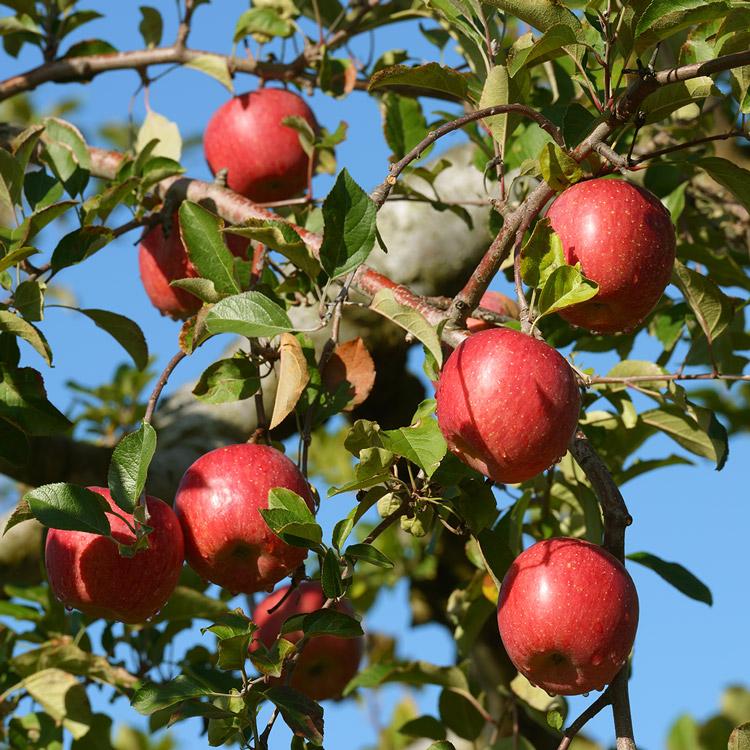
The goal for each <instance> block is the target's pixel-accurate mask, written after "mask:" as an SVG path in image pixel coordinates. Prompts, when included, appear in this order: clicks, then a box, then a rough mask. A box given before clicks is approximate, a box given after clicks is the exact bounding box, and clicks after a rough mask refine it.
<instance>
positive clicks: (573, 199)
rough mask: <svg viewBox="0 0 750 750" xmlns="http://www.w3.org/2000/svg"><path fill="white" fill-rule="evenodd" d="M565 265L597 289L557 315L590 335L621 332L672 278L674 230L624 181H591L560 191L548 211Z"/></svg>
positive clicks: (662, 212) (656, 205)
mask: <svg viewBox="0 0 750 750" xmlns="http://www.w3.org/2000/svg"><path fill="white" fill-rule="evenodd" d="M547 218H548V219H549V220H550V224H551V225H552V228H553V229H554V230H555V232H556V233H557V234H558V235H559V237H560V239H561V240H562V243H563V248H564V250H565V260H566V261H567V262H568V263H570V264H575V263H579V262H580V264H581V270H582V271H583V273H584V275H585V276H586V277H587V278H589V279H592V280H593V281H595V282H596V283H597V284H599V293H598V294H597V295H596V296H595V297H594V298H592V299H591V300H588V301H586V302H582V303H580V304H578V305H574V306H572V307H569V308H566V309H564V310H561V311H560V316H561V317H562V318H564V319H565V320H567V321H568V322H569V323H572V324H573V325H576V326H580V327H581V328H586V329H588V330H590V331H593V332H594V333H624V332H627V331H630V330H632V329H633V328H635V327H636V326H637V325H638V324H639V323H641V322H642V321H643V319H644V318H645V317H646V316H647V315H648V314H649V313H650V312H651V310H653V309H654V307H655V305H656V303H657V302H658V301H659V299H660V297H661V295H662V293H663V292H664V289H665V288H666V286H667V284H668V283H669V279H670V278H671V275H672V266H673V265H674V259H675V231H674V227H673V226H672V220H671V219H670V217H669V212H668V211H667V209H666V208H664V206H663V205H662V203H661V201H660V200H659V199H658V198H657V197H656V196H655V195H653V194H652V193H650V192H648V190H644V189H643V188H641V187H637V186H636V185H632V184H631V183H629V182H626V181H625V180H617V179H603V178H598V179H593V180H587V181H585V182H579V183H577V184H575V185H573V186H571V187H569V188H568V189H567V190H565V191H564V192H563V193H561V194H560V195H559V196H558V197H557V198H556V199H555V201H554V202H553V203H552V205H551V206H550V208H549V210H548V211H547Z"/></svg>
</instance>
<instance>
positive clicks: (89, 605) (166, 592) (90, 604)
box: [45, 487, 185, 623]
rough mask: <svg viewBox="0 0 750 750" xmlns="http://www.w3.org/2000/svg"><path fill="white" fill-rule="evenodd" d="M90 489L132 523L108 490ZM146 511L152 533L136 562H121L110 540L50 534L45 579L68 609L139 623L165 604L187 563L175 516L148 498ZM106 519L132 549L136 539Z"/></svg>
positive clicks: (121, 525)
mask: <svg viewBox="0 0 750 750" xmlns="http://www.w3.org/2000/svg"><path fill="white" fill-rule="evenodd" d="M88 489H89V490H91V491H92V492H96V493H97V494H99V495H101V496H102V497H103V498H104V499H105V500H106V501H107V502H108V503H109V505H110V507H111V508H112V509H113V510H114V511H116V512H117V513H119V514H120V515H122V516H124V517H125V518H127V519H128V520H129V521H131V522H132V520H133V517H132V515H130V514H128V513H126V512H125V511H123V510H122V509H120V508H118V507H117V506H116V505H115V503H114V502H113V500H112V496H111V495H110V493H109V490H107V489H105V488H103V487H89V488H88ZM146 507H147V508H148V512H149V516H150V518H149V521H148V524H149V526H152V527H153V529H154V530H153V531H152V532H151V533H150V534H149V536H148V544H149V547H148V549H145V550H140V551H139V552H137V553H136V554H135V556H133V557H122V556H121V555H120V553H119V552H118V550H117V546H116V545H115V543H114V542H113V541H112V540H111V539H108V538H107V537H104V536H100V535H98V534H88V533H86V532H83V531H64V530H62V529H50V531H49V533H48V534H47V542H46V546H45V562H46V565H47V575H48V577H49V582H50V587H51V588H52V591H53V593H54V595H55V596H56V597H57V598H58V599H59V600H60V601H61V602H62V603H63V604H64V605H65V606H66V607H70V608H75V609H79V610H81V612H83V613H85V614H87V615H90V616H91V617H103V618H105V619H107V620H121V621H122V622H127V623H141V622H145V621H146V620H147V619H148V618H149V617H152V616H153V615H155V614H156V613H157V612H158V611H159V610H160V609H161V608H162V607H163V606H164V605H165V604H166V602H167V599H169V597H170V596H171V594H172V592H173V591H174V589H175V586H176V585H177V581H178V579H179V577H180V571H181V569H182V563H183V561H184V559H185V552H184V546H183V538H182V530H181V528H180V523H179V521H178V520H177V517H176V516H175V514H174V511H173V510H172V508H170V507H169V505H167V504H166V503H165V502H163V501H162V500H159V499H158V498H156V497H151V496H150V495H147V496H146ZM107 515H108V520H109V524H110V528H111V530H112V536H113V537H114V538H115V539H116V540H117V541H118V542H120V543H122V544H132V543H133V542H134V541H135V537H134V536H133V533H132V532H131V531H130V529H128V527H127V526H126V525H125V523H124V522H123V521H122V519H120V518H118V517H117V516H114V515H112V514H109V513H108V514H107Z"/></svg>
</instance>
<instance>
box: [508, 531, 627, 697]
mask: <svg viewBox="0 0 750 750" xmlns="http://www.w3.org/2000/svg"><path fill="white" fill-rule="evenodd" d="M497 624H498V627H499V629H500V636H501V638H502V641H503V645H504V646H505V650H506V651H507V652H508V656H509V657H510V659H511V661H512V662H513V664H514V665H515V666H516V668H517V669H518V671H519V672H521V674H523V675H524V676H525V677H526V678H527V679H528V680H529V681H530V682H532V683H534V684H535V685H537V686H539V687H541V688H543V689H544V690H546V691H547V692H548V693H553V694H557V695H580V694H581V693H587V692H589V691H590V690H602V689H603V688H604V686H605V685H607V684H608V683H610V682H611V681H612V680H613V679H614V677H615V675H616V674H617V673H618V672H619V671H620V669H621V668H622V667H623V665H624V664H625V662H626V661H627V658H628V654H629V653H630V650H631V648H632V647H633V641H634V640H635V632H636V629H637V627H638V594H637V593H636V590H635V585H634V584H633V580H632V579H631V578H630V575H629V574H628V572H627V571H626V570H625V567H624V566H623V565H622V564H621V563H620V562H619V561H618V560H616V559H615V558H614V557H613V556H612V555H610V554H609V552H607V551H606V550H605V549H603V548H602V547H600V546H598V545H596V544H591V542H586V541H583V540H581V539H564V538H558V539H546V540H544V541H542V542H537V543H536V544H534V545H533V546H531V547H529V548H528V549H527V550H526V551H524V552H522V553H521V554H520V555H519V556H518V557H517V558H516V559H515V560H514V562H513V564H512V565H511V566H510V569H509V570H508V572H507V574H506V575H505V578H504V580H503V585H502V586H501V588H500V597H499V600H498V609H497Z"/></svg>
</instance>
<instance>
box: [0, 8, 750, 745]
mask: <svg viewBox="0 0 750 750" xmlns="http://www.w3.org/2000/svg"><path fill="white" fill-rule="evenodd" d="M152 4H153V5H155V6H157V7H159V8H160V10H161V11H162V12H163V14H164V17H165V23H166V28H165V39H167V40H168V39H170V38H172V37H173V34H174V7H175V3H174V2H172V0H168V1H167V0H164V1H162V2H153V3H152ZM84 5H85V7H90V8H94V9H98V10H100V11H101V12H102V13H104V14H105V15H106V17H105V19H102V20H100V21H95V22H93V23H91V24H89V25H87V26H86V27H85V32H83V31H82V33H80V34H78V35H77V36H78V37H80V38H88V37H92V36H95V35H98V36H101V37H102V38H105V39H107V40H108V41H110V42H111V43H113V44H114V45H115V46H117V47H118V48H120V49H130V48H134V47H137V46H140V44H141V41H140V37H139V34H138V23H139V11H138V5H139V4H138V3H134V2H119V3H113V2H104V1H103V0H102V1H100V2H88V3H84ZM246 8H247V3H246V2H244V1H242V0H220V1H216V2H214V4H213V5H212V6H207V7H202V8H200V9H199V11H198V13H197V15H196V22H195V26H194V31H193V35H192V38H191V45H194V46H196V47H199V48H204V49H210V50H216V51H222V52H227V51H228V50H229V47H230V44H231V33H232V30H233V28H234V23H235V20H236V19H237V17H238V16H239V14H240V13H241V12H242V11H243V10H245V9H246ZM384 37H385V39H384V38H383V37H382V36H376V38H375V40H374V45H375V54H376V55H377V54H379V53H381V52H382V51H384V50H386V49H389V48H397V47H407V48H409V49H410V50H411V51H412V53H413V54H414V55H416V56H417V57H419V56H421V55H423V56H424V57H425V61H427V60H430V59H434V58H433V50H432V48H429V47H428V46H427V45H426V43H425V42H424V39H423V38H422V36H421V34H420V33H419V31H418V29H417V28H416V25H415V24H403V25H402V26H400V27H397V28H394V29H389V30H388V31H387V32H386V33H385V35H384ZM368 44H369V42H365V43H363V44H362V45H359V46H356V47H355V52H358V53H359V54H360V55H361V56H363V57H367V56H368ZM0 60H2V70H3V72H2V76H3V77H5V76H6V75H8V74H10V73H12V72H17V71H20V70H24V69H26V68H28V67H32V66H33V65H36V64H37V63H38V61H37V59H36V57H35V56H33V55H32V54H30V53H24V54H22V56H21V59H20V61H14V60H10V59H8V58H7V57H5V56H2V57H0ZM137 83H138V80H137V76H136V74H135V73H133V72H132V71H125V72H117V73H111V74H108V75H106V76H101V77H99V78H98V79H95V80H94V81H93V82H92V83H91V84H89V85H86V86H79V85H72V86H71V85H66V86H64V87H60V86H54V85H48V86H46V87H43V88H42V89H41V90H40V91H38V92H36V93H35V94H34V100H35V102H36V103H37V104H38V105H39V106H41V107H44V106H45V105H51V104H52V103H53V102H55V101H57V100H58V99H59V98H61V97H65V96H75V97H77V98H79V99H80V100H81V103H82V108H81V110H80V112H79V113H78V114H76V115H75V116H74V118H73V119H74V121H75V122H76V123H77V124H78V125H79V126H81V127H82V128H83V129H84V131H85V132H86V135H87V136H88V137H89V138H90V139H91V142H93V143H96V142H97V141H96V137H95V133H96V126H97V125H99V124H101V123H102V122H103V121H106V120H112V119H115V120H122V119H124V118H126V117H127V115H128V107H129V103H130V97H131V95H132V94H133V92H134V91H135V89H136V86H137ZM255 84H256V81H255V79H253V78H250V77H240V78H238V79H237V82H236V85H237V90H238V91H240V92H241V91H245V90H248V89H251V88H253V87H254V86H255ZM227 96H228V93H227V92H226V90H225V89H223V88H222V87H221V86H220V85H219V84H218V83H216V82H215V81H213V80H211V79H209V78H206V77H205V76H203V75H201V74H199V73H197V72H194V71H175V72H174V73H171V74H170V75H168V76H166V77H165V78H164V79H162V80H161V81H159V82H158V83H157V84H155V85H154V86H152V88H151V92H150V103H151V107H152V108H153V109H155V110H156V111H158V112H160V113H161V114H163V115H165V116H167V117H169V118H170V119H172V120H175V121H177V122H178V123H179V124H180V127H181V130H182V134H183V136H187V135H193V134H195V133H200V132H201V131H202V129H203V127H204V126H205V124H206V122H207V120H208V118H209V117H210V116H211V114H212V112H213V111H214V110H215V109H216V108H217V107H218V106H219V105H220V104H221V103H223V102H224V101H225V100H226V98H227ZM312 107H313V109H314V110H315V112H316V115H317V117H318V119H319V121H320V122H321V123H322V124H323V125H325V126H327V127H328V128H329V129H331V130H332V129H334V128H335V127H336V125H337V124H338V122H339V121H340V120H345V121H347V122H348V124H349V135H348V139H347V141H346V142H345V143H344V144H342V146H340V147H339V149H338V157H339V164H340V165H346V166H347V168H348V169H349V171H350V172H351V173H352V175H353V177H354V178H355V179H356V180H357V181H358V182H359V183H360V184H361V185H362V186H363V187H364V188H365V189H371V188H372V187H374V186H375V185H376V184H377V183H379V182H380V181H381V180H382V179H383V176H384V175H385V174H386V171H387V165H388V162H387V157H388V153H389V150H388V148H387V147H386V145H385V143H384V140H383V138H382V133H381V118H380V113H379V112H378V110H377V107H376V105H375V103H374V102H373V101H372V100H370V99H369V98H368V97H366V96H363V95H358V94H354V95H352V96H350V97H348V98H346V99H344V100H341V101H335V100H332V99H330V98H327V97H325V96H322V95H316V96H315V97H313V99H312ZM133 111H134V116H135V118H136V120H140V119H141V118H142V117H143V112H144V108H143V98H142V96H141V97H139V98H137V99H136V100H135V102H134V110H133ZM452 142H455V140H454V141H452ZM100 145H101V144H100ZM185 164H186V166H187V169H188V173H189V174H191V175H193V176H196V177H202V178H206V177H208V171H207V168H206V166H205V164H204V162H203V156H202V152H201V150H200V149H194V150H193V151H192V152H190V154H189V155H188V158H187V159H186V160H185ZM328 184H329V182H328V181H327V180H326V179H319V180H318V182H317V184H316V193H317V194H318V195H323V194H324V193H325V192H326V189H327V185H328ZM136 243H137V236H136V235H134V234H133V235H129V236H127V237H124V238H122V239H121V240H119V241H118V242H116V243H114V244H113V245H111V246H108V247H107V248H106V249H105V250H104V251H102V252H101V253H99V254H98V255H97V256H95V257H94V258H92V259H90V260H88V261H87V262H86V263H85V264H83V265H82V266H80V267H75V268H72V269H69V270H67V271H66V272H65V273H64V274H61V276H60V278H59V281H60V283H62V284H64V285H66V286H68V287H69V288H70V289H71V290H72V291H73V292H74V293H75V295H76V296H77V299H78V303H79V305H80V306H82V307H101V308H105V309H109V310H113V311H116V312H121V313H123V314H125V315H128V316H130V317H132V318H133V319H134V320H136V321H137V322H138V323H139V324H140V325H141V327H142V328H143V330H144V331H145V333H146V336H147V338H148V341H149V345H150V348H151V350H152V352H153V353H154V354H156V356H157V363H156V367H157V368H158V369H161V368H162V367H163V366H164V364H165V363H166V361H167V360H168V359H169V358H170V357H171V356H172V354H173V353H174V352H175V351H176V348H177V345H176V335H177V331H178V325H177V324H176V323H174V322H172V321H170V320H168V319H166V318H162V317H161V316H160V315H159V314H158V313H157V312H156V311H155V310H154V309H153V308H152V307H151V305H150V304H149V302H148V300H147V298H146V296H145V294H144V292H143V289H142V287H141V284H140V281H139V278H138V269H137V259H136V248H135V244H136ZM42 327H43V329H44V332H45V333H46V335H47V336H48V339H49V341H50V344H51V345H52V348H53V351H55V355H56V366H55V368H54V369H53V370H51V371H47V372H45V373H44V374H45V380H46V382H47V386H48V390H49V392H50V395H51V397H52V399H53V400H54V401H55V403H57V405H58V406H60V407H63V408H65V407H66V406H67V405H68V404H69V401H70V392H69V391H68V390H67V389H66V388H65V386H64V384H65V382H66V381H67V380H69V379H75V380H77V381H79V382H82V383H84V384H89V385H96V384H100V383H102V382H105V381H106V380H107V379H108V378H109V376H110V374H111V373H112V371H113V370H114V368H115V366H116V364H117V363H119V362H121V361H122V360H123V359H124V357H123V354H122V352H121V350H120V349H119V348H118V347H117V345H116V344H114V343H113V342H112V341H111V340H110V339H109V338H108V337H107V336H106V334H104V333H103V332H101V331H99V330H97V329H96V328H95V327H94V326H93V325H92V324H91V323H90V322H89V321H87V320H86V319H84V318H83V317H82V316H78V315H76V314H75V313H70V312H65V311H62V310H50V311H49V313H48V315H47V318H46V320H45V321H44V323H43V324H42ZM224 345H225V341H221V340H217V341H215V342H213V343H211V344H209V345H208V346H206V347H203V349H202V350H201V351H200V352H199V353H198V354H196V355H195V356H194V357H191V358H190V359H189V360H187V361H186V362H184V363H182V364H181V365H180V367H179V369H178V370H177V371H176V373H175V375H174V377H173V380H172V381H171V383H170V387H173V386H175V385H179V384H180V383H183V382H186V381H188V380H190V379H193V378H195V377H196V376H197V375H198V374H199V373H200V372H201V371H202V370H203V369H204V368H205V367H206V366H207V365H208V364H209V363H210V362H211V361H213V358H215V357H216V356H217V355H218V353H219V351H220V350H221V349H222V347H223V346H224ZM651 354H652V347H651V346H650V345H649V344H648V342H643V341H639V345H638V347H637V348H636V351H635V352H634V356H635V357H636V358H637V357H639V356H640V357H648V356H650V355H651ZM587 356H588V355H585V356H584V357H582V358H581V360H580V361H579V365H583V366H587V365H590V364H591V365H594V364H596V365H597V366H598V367H599V366H600V367H601V369H602V370H605V369H606V365H607V364H608V363H607V362H603V363H602V364H601V365H599V364H597V363H598V362H599V361H598V360H594V359H593V357H591V358H590V359H587V358H586V357H587ZM24 358H25V361H26V362H27V363H28V364H30V365H32V366H35V367H38V368H39V369H40V370H42V371H44V369H45V368H44V364H43V363H42V362H41V361H40V360H39V359H38V358H37V357H36V355H35V354H33V353H30V352H29V351H28V350H25V351H24ZM673 451H675V446H674V445H673V444H672V443H671V442H670V441H668V440H667V439H666V438H664V439H661V438H655V439H652V440H651V441H650V442H649V443H648V444H647V445H646V447H645V448H644V451H643V455H644V456H661V455H665V454H668V453H670V452H673ZM748 462H750V439H748V438H741V439H737V440H735V441H734V442H733V443H732V446H731V455H730V459H729V462H728V464H727V466H726V468H725V469H724V470H723V471H722V472H720V473H716V472H715V471H714V470H713V468H712V466H710V465H709V464H708V462H705V461H702V460H699V459H698V460H696V465H695V466H687V467H685V466H680V467H673V468H669V469H666V470H663V471H660V472H656V473H654V474H649V475H646V477H643V478H640V479H638V480H635V481H633V482H631V483H629V484H628V485H626V487H625V488H624V492H625V496H626V499H627V501H628V504H629V508H630V511H631V513H632V515H633V516H634V518H635V523H634V524H633V526H632V528H631V529H630V530H629V532H628V541H627V544H628V550H629V551H637V550H645V551H649V552H652V553H654V554H657V555H659V556H660V557H662V558H664V559H666V560H674V561H678V562H681V563H682V564H684V565H685V566H687V567H688V568H689V569H690V570H692V571H693V572H694V573H695V574H696V575H698V576H699V577H700V578H701V579H703V580H704V581H705V582H706V583H707V584H708V586H709V587H710V588H711V589H712V591H713V595H714V600H715V603H714V606H713V607H712V608H709V607H706V606H705V605H702V604H699V603H696V602H694V601H692V600H689V599H686V598H685V597H684V596H682V595H681V594H680V593H678V592H677V591H676V590H674V589H672V588H671V587H670V586H668V585H667V584H666V583H664V582H663V581H661V579H659V578H658V577H657V576H656V575H655V574H653V573H651V572H650V571H647V570H645V569H644V568H640V567H638V566H635V565H630V566H629V567H630V571H631V574H632V575H633V577H634V579H635V582H636V585H637V587H638V592H639V596H640V602H641V623H640V628H639V632H638V637H637V640H636V647H635V663H634V675H633V680H632V682H631V693H632V705H633V714H634V719H635V729H636V738H637V739H638V740H639V744H640V746H641V747H643V748H656V747H659V746H663V745H664V742H665V737H666V732H667V729H668V727H669V725H670V723H671V722H672V721H673V720H674V719H675V718H676V717H677V715H678V714H680V713H682V712H686V711H687V712H691V713H693V714H694V715H696V716H697V717H698V718H701V717H703V718H705V717H707V716H709V715H710V714H711V713H712V712H713V711H714V710H715V709H716V707H717V702H718V698H719V694H720V692H721V690H722V689H723V688H724V687H725V686H727V685H729V684H731V683H737V682H742V681H743V679H744V680H747V675H748V674H749V673H750V654H748V645H747V637H746V633H747V622H748V619H749V618H750V604H749V603H748V601H749V600H748V597H747V596H745V595H744V591H741V590H738V589H737V586H738V583H739V581H741V580H745V576H742V575H741V573H742V571H743V569H744V567H745V566H746V563H745V560H746V555H745V554H743V552H744V546H745V544H746V533H747V532H746V529H748V528H750V511H748V503H747V490H744V491H743V490H742V489H741V487H742V486H746V484H747V466H748ZM350 506H351V499H350V498H346V497H343V498H341V497H338V498H334V499H332V500H327V501H324V503H323V508H322V515H321V518H322V520H323V523H324V525H327V526H328V528H330V524H331V523H332V522H333V521H334V520H335V519H336V518H339V517H341V516H343V515H344V514H345V513H346V511H347V510H348V508H349V507H350ZM367 625H368V627H370V628H371V629H372V630H378V631H382V632H386V633H390V634H392V635H397V636H398V637H399V639H400V647H399V653H400V654H401V655H402V656H408V657H411V658H423V659H427V660H430V661H433V662H435V663H439V664H448V663H450V662H451V660H452V658H453V650H452V641H451V639H450V637H449V636H448V634H447V633H446V632H445V631H444V630H442V629H440V628H438V627H437V626H427V627H422V628H419V629H416V630H409V629H408V627H407V625H408V611H407V608H406V589H405V587H404V586H400V587H398V588H397V589H396V590H395V591H392V592H391V591H384V592H383V593H382V594H381V596H380V598H379V599H378V602H377V605H376V606H375V608H374V609H373V611H372V612H371V614H370V616H369V618H368V621H367ZM401 694H402V691H401V689H400V688H389V689H388V690H386V691H383V693H382V695H381V696H380V697H378V698H377V699H373V700H372V701H370V700H369V699H368V702H367V703H363V704H361V705H358V704H355V703H353V702H348V703H346V704H341V705H339V704H331V705H329V706H328V707H327V711H326V717H327V722H326V723H327V742H326V746H327V747H328V748H334V749H338V748H357V747H360V746H364V745H365V744H367V742H368V741H372V739H373V736H374V734H373V733H374V729H373V728H372V727H373V725H372V723H371V717H372V716H373V715H375V716H379V717H380V721H381V722H382V723H385V722H386V721H387V719H388V717H389V716H390V710H391V707H392V705H393V703H394V701H395V700H396V699H397V698H398V697H399V696H400V695H401ZM436 694H437V693H436V691H434V690H427V691H424V692H423V693H422V694H421V697H420V698H419V702H420V705H421V706H422V707H423V709H424V711H425V712H432V713H435V698H436ZM590 700H592V699H591V698H589V699H583V698H580V699H574V700H573V701H572V702H571V703H572V709H571V710H572V713H573V714H577V713H578V712H580V711H581V710H582V709H583V708H584V707H585V705H587V704H588V703H589V702H590ZM99 708H100V709H101V710H108V711H111V710H114V714H115V717H116V719H119V720H126V721H132V720H134V719H135V715H134V713H133V712H131V711H130V710H129V709H128V708H127V706H126V705H125V704H124V703H122V702H120V703H119V704H116V706H115V708H114V709H112V708H111V707H108V706H107V705H106V704H104V703H102V704H100V705H99ZM197 727H198V724H197V723H196V722H195V720H193V721H192V722H191V723H188V724H185V725H180V726H178V727H176V728H175V729H174V730H173V731H174V733H175V735H176V736H177V737H178V738H180V740H181V747H185V748H188V747H189V748H194V747H198V746H199V745H198V744H197V743H196V742H195V740H194V737H195V732H196V731H197ZM588 731H589V733H590V734H591V735H593V736H594V737H595V738H596V739H598V740H600V741H601V742H603V743H604V744H605V745H608V744H609V743H610V742H611V739H612V728H611V717H610V715H609V714H608V713H607V712H605V713H603V714H601V715H600V716H599V717H597V718H596V719H595V720H594V721H593V722H591V724H590V725H589V727H588ZM191 738H192V739H191ZM271 746H272V747H273V748H283V747H288V737H287V734H286V730H285V729H283V728H281V727H280V728H278V729H277V730H275V732H274V735H273V736H272V743H271Z"/></svg>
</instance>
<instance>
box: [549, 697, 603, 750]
mask: <svg viewBox="0 0 750 750" xmlns="http://www.w3.org/2000/svg"><path fill="white" fill-rule="evenodd" d="M611 704H612V695H611V692H610V688H607V689H606V690H605V691H604V692H603V693H602V694H601V695H600V696H599V697H598V698H597V699H596V700H595V701H594V702H593V703H592V704H591V705H590V706H589V707H588V708H587V709H586V710H585V711H584V712H583V713H582V714H581V715H580V716H579V717H578V718H577V719H576V720H575V721H574V722H573V723H572V724H571V725H570V726H569V727H568V728H567V729H566V730H565V732H564V736H563V738H562V740H561V741H560V744H559V745H558V746H557V750H568V747H570V743H571V742H572V741H573V738H574V737H575V736H576V735H577V734H578V733H579V732H580V731H581V729H583V727H584V726H585V725H586V724H588V722H589V721H591V719H593V718H594V716H596V715H597V714H598V713H599V712H600V711H601V710H602V709H603V708H606V707H607V706H609V705H611Z"/></svg>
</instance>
